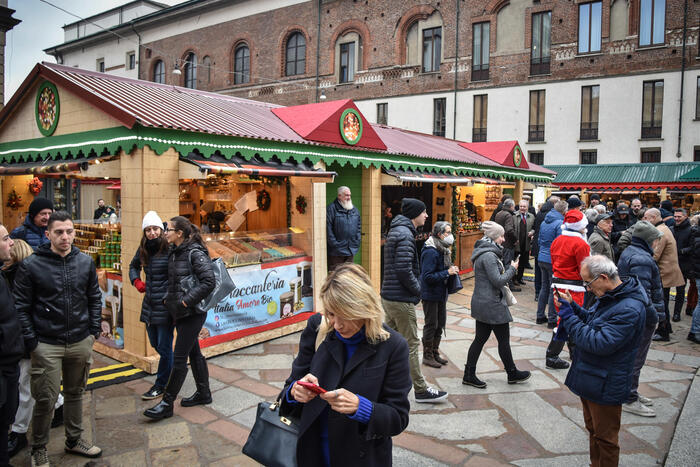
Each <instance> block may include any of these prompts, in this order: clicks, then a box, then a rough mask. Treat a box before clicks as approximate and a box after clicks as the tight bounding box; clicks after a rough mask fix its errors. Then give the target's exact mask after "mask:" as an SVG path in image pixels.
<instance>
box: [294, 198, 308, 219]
mask: <svg viewBox="0 0 700 467" xmlns="http://www.w3.org/2000/svg"><path fill="white" fill-rule="evenodd" d="M306 206H307V205H306V197H304V195H299V196H297V201H296V208H297V211H298V212H299V214H306Z"/></svg>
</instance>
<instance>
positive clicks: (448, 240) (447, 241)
mask: <svg viewBox="0 0 700 467" xmlns="http://www.w3.org/2000/svg"><path fill="white" fill-rule="evenodd" d="M454 242H455V238H454V236H453V235H452V234H449V235H448V236H447V237H445V238H443V239H442V243H444V244H445V245H448V246H449V245H452V244H453V243H454Z"/></svg>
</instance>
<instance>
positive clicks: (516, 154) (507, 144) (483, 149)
mask: <svg viewBox="0 0 700 467" xmlns="http://www.w3.org/2000/svg"><path fill="white" fill-rule="evenodd" d="M459 145H460V146H462V147H463V148H466V149H469V150H470V151H474V152H475V153H477V154H481V155H482V156H484V157H488V158H489V159H491V160H492V161H494V162H498V163H499V164H501V165H503V166H507V167H517V168H518V169H529V168H530V166H529V165H528V164H527V160H526V159H525V156H524V155H523V151H522V149H520V145H519V144H518V142H517V141H493V142H490V143H459Z"/></svg>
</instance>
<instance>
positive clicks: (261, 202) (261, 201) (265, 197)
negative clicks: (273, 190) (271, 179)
mask: <svg viewBox="0 0 700 467" xmlns="http://www.w3.org/2000/svg"><path fill="white" fill-rule="evenodd" d="M271 202H272V198H271V197H270V193H268V191H267V190H264V189H263V190H260V191H259V192H258V208H259V209H261V210H262V211H267V210H268V209H270V203H271Z"/></svg>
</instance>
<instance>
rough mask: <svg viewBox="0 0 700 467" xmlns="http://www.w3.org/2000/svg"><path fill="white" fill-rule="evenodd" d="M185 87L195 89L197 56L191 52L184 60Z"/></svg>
mask: <svg viewBox="0 0 700 467" xmlns="http://www.w3.org/2000/svg"><path fill="white" fill-rule="evenodd" d="M185 87H186V88H190V89H197V56H196V55H195V54H193V53H192V52H190V53H189V54H187V58H185Z"/></svg>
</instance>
